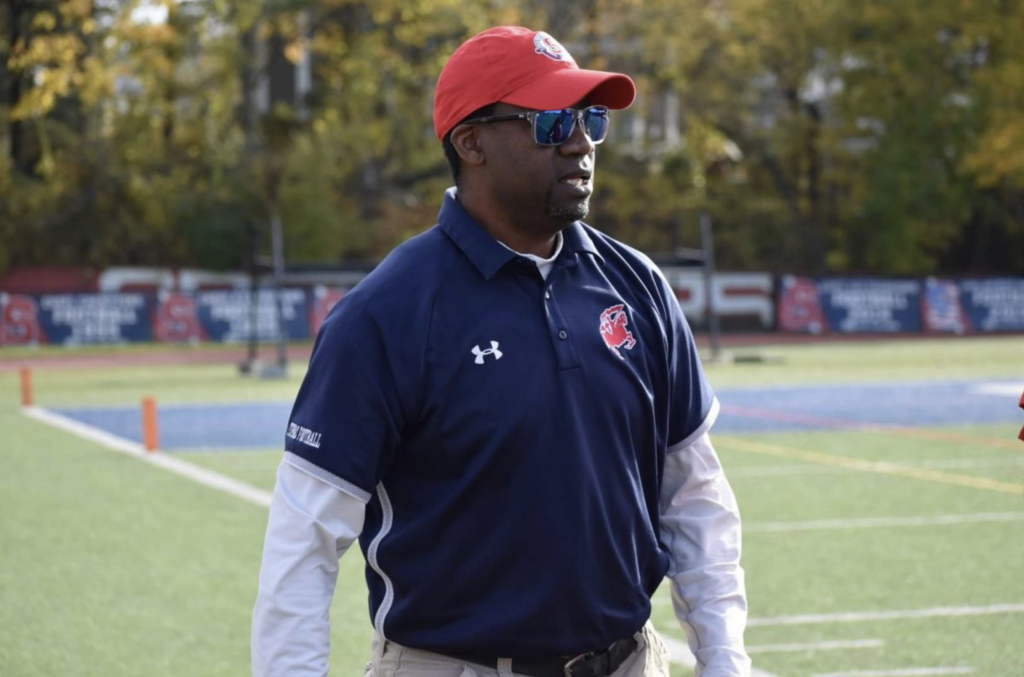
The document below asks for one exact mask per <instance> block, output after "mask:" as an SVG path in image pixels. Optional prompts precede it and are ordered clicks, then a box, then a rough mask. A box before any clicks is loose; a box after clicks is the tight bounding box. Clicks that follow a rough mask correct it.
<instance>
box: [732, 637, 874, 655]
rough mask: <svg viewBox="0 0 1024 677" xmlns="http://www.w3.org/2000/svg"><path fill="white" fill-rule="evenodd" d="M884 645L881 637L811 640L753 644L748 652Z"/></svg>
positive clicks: (820, 649)
mask: <svg viewBox="0 0 1024 677" xmlns="http://www.w3.org/2000/svg"><path fill="white" fill-rule="evenodd" d="M883 646H885V640H881V639H850V640H836V641H832V642H810V643H807V644H753V645H748V646H747V653H748V654H758V653H795V652H800V651H838V650H842V649H878V648H880V647H883Z"/></svg>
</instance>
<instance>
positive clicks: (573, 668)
mask: <svg viewBox="0 0 1024 677" xmlns="http://www.w3.org/2000/svg"><path fill="white" fill-rule="evenodd" d="M636 647H637V644H636V640H635V639H633V638H632V637H627V638H626V639H620V640H619V641H617V642H615V643H614V644H612V645H611V646H610V647H608V648H607V649H605V650H604V651H591V652H590V653H584V654H580V655H578V656H556V657H553V658H539V659H518V658H513V659H512V672H514V673H516V674H517V675H529V676H530V677H608V675H611V674H612V673H614V672H615V671H616V670H618V669H619V666H620V665H622V664H623V663H625V662H626V659H627V658H629V657H630V655H631V654H632V653H633V652H634V651H636ZM453 658H458V659H459V660H464V661H469V662H470V663H476V664H477V665H486V666H487V667H489V668H491V669H497V665H498V659H497V658H490V657H481V656H465V655H464V656H453Z"/></svg>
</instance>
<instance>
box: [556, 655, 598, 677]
mask: <svg viewBox="0 0 1024 677" xmlns="http://www.w3.org/2000/svg"><path fill="white" fill-rule="evenodd" d="M595 655H597V654H595V653H594V652H593V651H590V652H588V653H581V654H580V655H579V656H576V657H575V658H573V659H572V660H570V661H569V662H568V663H566V664H565V667H564V668H563V669H564V671H565V677H573V676H572V669H573V666H575V665H576V664H577V663H581V662H583V661H585V660H588V659H590V658H593V657H594V656H595Z"/></svg>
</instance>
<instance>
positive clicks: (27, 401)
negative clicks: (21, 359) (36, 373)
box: [21, 367, 33, 407]
mask: <svg viewBox="0 0 1024 677" xmlns="http://www.w3.org/2000/svg"><path fill="white" fill-rule="evenodd" d="M32 401H33V397H32V370H31V369H29V368H28V367H22V368H21V406H23V407H31V406H32Z"/></svg>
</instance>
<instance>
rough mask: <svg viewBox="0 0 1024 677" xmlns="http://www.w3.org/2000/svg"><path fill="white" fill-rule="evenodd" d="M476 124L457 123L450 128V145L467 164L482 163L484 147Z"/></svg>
mask: <svg viewBox="0 0 1024 677" xmlns="http://www.w3.org/2000/svg"><path fill="white" fill-rule="evenodd" d="M478 131H479V128H478V127H477V126H476V125H459V126H458V127H456V128H455V129H453V130H452V138H451V141H452V147H454V148H455V152H456V153H458V154H459V159H460V160H461V161H462V162H464V163H466V164H468V165H478V166H479V165H482V164H484V148H483V144H482V143H481V139H480V134H478Z"/></svg>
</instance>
